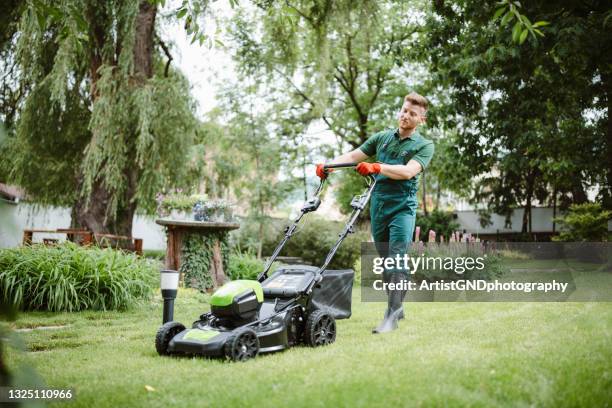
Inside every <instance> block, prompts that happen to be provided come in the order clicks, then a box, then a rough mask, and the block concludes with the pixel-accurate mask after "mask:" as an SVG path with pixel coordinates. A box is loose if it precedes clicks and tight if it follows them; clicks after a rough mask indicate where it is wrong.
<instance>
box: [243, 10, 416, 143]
mask: <svg viewBox="0 0 612 408" xmlns="http://www.w3.org/2000/svg"><path fill="white" fill-rule="evenodd" d="M413 12H416V10H414V6H413V4H409V3H407V2H399V1H390V2H385V3H379V2H373V1H368V0H360V1H358V2H355V1H346V0H343V1H330V0H325V1H311V0H296V1H290V2H268V3H266V4H265V5H262V7H261V8H260V9H259V10H256V11H255V12H254V13H252V14H249V13H246V12H244V13H238V14H237V16H236V17H235V18H234V20H233V21H232V24H233V26H232V32H231V34H232V35H231V41H232V44H233V45H234V48H235V49H234V58H235V59H236V61H237V62H238V64H239V68H240V69H241V71H242V72H243V73H244V74H245V75H247V76H249V77H253V78H258V79H259V78H262V77H263V78H265V79H266V86H267V88H268V95H270V99H271V100H272V102H273V103H275V104H276V105H277V109H276V110H277V111H280V112H281V113H282V115H284V118H285V119H287V120H289V122H291V123H299V124H301V125H304V124H308V123H309V122H312V121H315V120H321V121H322V122H323V123H324V124H325V125H326V126H327V127H328V128H329V129H330V130H331V131H332V132H333V133H334V135H335V136H336V138H337V141H338V147H339V148H341V149H344V148H345V146H346V144H348V145H350V146H353V147H357V146H359V145H361V144H362V143H363V142H364V141H365V140H366V139H367V137H368V136H369V135H370V134H371V133H372V132H374V131H377V130H382V129H384V128H385V127H387V126H389V125H390V124H393V125H394V124H395V123H394V120H393V121H390V119H392V118H395V117H396V112H397V109H398V107H399V106H400V105H401V101H402V98H403V96H404V95H405V94H406V93H407V91H408V88H409V87H416V88H418V85H419V84H420V83H422V82H423V79H424V78H423V76H424V71H423V70H422V69H421V68H422V67H421V66H419V65H418V63H415V64H412V63H411V62H413V61H417V58H416V55H415V52H414V51H415V49H416V48H415V47H414V45H415V44H417V43H418V41H419V32H418V30H419V27H418V25H419V24H418V23H417V22H415V19H414V18H412V17H411V16H412V14H413ZM277 84H279V85H277ZM327 154H333V149H332V151H329V149H328V152H327Z"/></svg>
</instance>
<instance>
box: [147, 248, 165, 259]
mask: <svg viewBox="0 0 612 408" xmlns="http://www.w3.org/2000/svg"><path fill="white" fill-rule="evenodd" d="M143 256H144V257H145V258H147V259H153V260H157V261H163V260H164V259H165V258H166V250H164V249H145V250H143Z"/></svg>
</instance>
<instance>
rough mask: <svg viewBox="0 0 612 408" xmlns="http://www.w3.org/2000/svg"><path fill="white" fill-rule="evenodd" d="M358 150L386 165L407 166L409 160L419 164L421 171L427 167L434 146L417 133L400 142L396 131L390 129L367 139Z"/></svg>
mask: <svg viewBox="0 0 612 408" xmlns="http://www.w3.org/2000/svg"><path fill="white" fill-rule="evenodd" d="M359 149H361V151H362V152H364V153H365V154H366V155H368V156H374V155H376V160H377V161H379V162H381V163H386V164H407V163H408V162H409V161H410V160H416V161H417V162H419V164H420V165H421V167H422V168H423V170H425V169H426V168H427V166H429V162H431V158H432V157H433V154H434V144H433V142H432V141H431V140H429V139H425V138H424V137H423V136H421V135H420V133H419V132H414V133H413V134H412V135H410V137H407V138H405V139H402V140H400V138H399V133H398V130H397V129H395V130H393V129H390V130H383V131H382V132H378V133H376V134H375V135H374V136H371V137H370V138H368V140H366V141H365V143H364V144H362V145H361V146H360V147H359Z"/></svg>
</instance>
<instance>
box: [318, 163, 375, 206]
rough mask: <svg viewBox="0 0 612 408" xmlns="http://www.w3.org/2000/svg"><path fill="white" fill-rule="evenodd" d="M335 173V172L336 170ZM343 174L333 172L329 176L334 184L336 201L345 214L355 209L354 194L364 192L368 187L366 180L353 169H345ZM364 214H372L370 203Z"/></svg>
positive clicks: (330, 181)
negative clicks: (352, 202) (352, 203)
mask: <svg viewBox="0 0 612 408" xmlns="http://www.w3.org/2000/svg"><path fill="white" fill-rule="evenodd" d="M334 173H335V172H334ZM340 173H341V174H339V175H336V174H333V175H331V176H329V177H328V180H329V181H328V182H329V183H331V184H333V185H334V193H335V198H336V202H337V203H338V206H339V207H340V211H341V212H342V213H343V214H350V213H351V211H353V207H351V201H352V199H353V197H354V196H356V195H359V194H362V193H363V191H364V190H365V189H366V182H365V180H364V178H363V176H361V175H360V174H359V173H357V172H356V171H351V170H343V171H342V172H340ZM362 214H366V215H367V214H370V203H369V202H368V205H367V206H366V208H364V210H363V212H362Z"/></svg>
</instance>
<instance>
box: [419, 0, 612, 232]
mask: <svg viewBox="0 0 612 408" xmlns="http://www.w3.org/2000/svg"><path fill="white" fill-rule="evenodd" d="M506 3H507V2H506ZM495 10H496V4H495V3H493V2H489V3H486V4H483V3H482V2H475V1H468V2H461V3H458V2H450V1H435V2H434V8H433V13H432V14H431V16H430V17H429V18H428V35H427V48H428V49H429V50H430V56H431V63H432V72H433V73H434V77H433V79H432V81H433V82H434V83H436V84H438V85H439V86H442V87H444V88H446V89H447V92H448V103H445V104H444V105H443V106H442V107H440V108H439V109H438V110H437V112H436V115H437V118H438V120H439V121H440V122H442V123H444V126H446V127H447V128H450V129H456V130H457V136H455V137H453V139H452V142H451V144H452V145H454V146H455V150H456V153H455V156H456V158H457V159H458V160H460V161H461V162H462V165H463V166H467V167H469V168H470V169H471V174H472V177H473V178H474V179H475V181H474V193H473V194H472V199H474V200H479V199H488V200H489V205H490V207H491V208H492V209H494V210H496V211H498V212H501V213H505V214H509V213H510V212H511V211H512V209H513V208H514V207H515V206H518V205H522V206H524V208H525V217H524V219H523V228H522V229H523V231H524V232H528V231H530V224H531V221H530V220H531V217H530V210H531V206H532V204H533V202H534V201H535V200H538V201H540V202H544V201H546V200H550V201H554V202H555V203H556V197H557V196H559V197H560V198H561V199H562V203H563V205H567V204H569V203H571V202H582V201H585V200H586V194H585V190H586V189H587V188H588V187H591V186H599V187H600V198H601V199H602V200H603V202H604V203H605V202H608V200H609V199H608V198H607V197H609V196H610V186H611V183H610V181H611V180H612V179H611V176H612V173H610V167H611V163H612V162H611V161H610V160H609V158H610V157H612V154H611V152H612V150H611V148H612V140H611V139H610V138H611V137H612V132H610V129H609V120H608V112H609V107H608V104H609V100H610V88H609V81H608V79H607V78H608V77H609V75H610V69H611V67H612V65H611V64H610V55H612V52H611V50H610V44H612V37H611V34H610V30H609V29H606V15H607V14H606V13H608V14H609V12H608V10H607V9H606V7H605V6H604V2H592V4H590V5H586V4H585V3H575V2H570V3H567V2H543V1H537V2H529V3H528V4H525V5H524V7H523V8H522V9H521V15H524V16H529V19H531V20H533V21H536V22H538V21H546V22H550V25H545V24H544V25H542V24H540V25H539V26H538V27H539V28H538V29H541V31H542V33H543V34H544V36H540V35H529V34H527V35H524V37H525V39H524V40H523V43H522V44H521V41H520V39H521V38H522V37H523V34H522V32H523V30H522V29H521V30H522V31H521V33H519V34H518V36H519V38H518V39H519V41H513V38H512V37H513V31H515V30H514V29H513V30H507V29H503V28H502V29H500V27H499V25H498V24H499V22H498V21H494V19H493V18H492V17H493V16H494V14H495ZM500 15H501V14H500ZM506 22H507V21H506ZM501 23H502V27H503V26H504V24H503V23H504V21H502V22H501ZM530 24H531V23H530ZM534 25H535V23H534V24H532V25H531V26H534ZM515 26H516V23H515ZM516 35H517V34H516V33H515V40H516ZM602 166H603V167H604V168H605V169H606V170H605V171H604V172H602V171H601V169H602ZM551 193H552V194H551Z"/></svg>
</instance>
